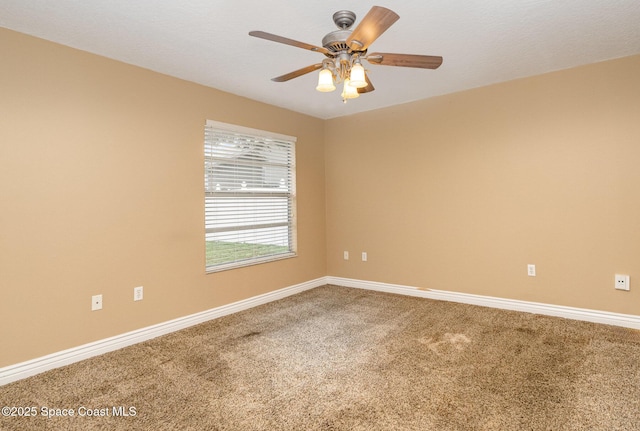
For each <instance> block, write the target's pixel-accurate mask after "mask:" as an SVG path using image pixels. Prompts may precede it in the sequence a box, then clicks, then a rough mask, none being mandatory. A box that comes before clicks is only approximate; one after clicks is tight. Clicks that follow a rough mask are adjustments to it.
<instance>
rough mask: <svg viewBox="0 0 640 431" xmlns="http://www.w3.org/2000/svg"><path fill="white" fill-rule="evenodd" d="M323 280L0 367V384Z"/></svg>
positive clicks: (133, 342)
mask: <svg viewBox="0 0 640 431" xmlns="http://www.w3.org/2000/svg"><path fill="white" fill-rule="evenodd" d="M325 284H327V281H326V277H321V278H318V279H316V280H311V281H307V282H305V283H301V284H297V285H295V286H290V287H286V288H284V289H279V290H276V291H273V292H269V293H265V294H263V295H259V296H254V297H252V298H248V299H244V300H242V301H238V302H234V303H232V304H227V305H223V306H221V307H216V308H212V309H210V310H206V311H203V312H200V313H196V314H192V315H189V316H185V317H180V318H178V319H174V320H170V321H168V322H163V323H159V324H157V325H152V326H148V327H146V328H142V329H137V330H135V331H131V332H127V333H125V334H121V335H116V336H114V337H110V338H105V339H103V340H99V341H95V342H93V343H88V344H83V345H82V346H78V347H74V348H71V349H67V350H63V351H60V352H56V353H52V354H50V355H46V356H42V357H40V358H36V359H32V360H29V361H25V362H21V363H19V364H15V365H9V366H7V367H3V368H0V386H2V385H5V384H7V383H10V382H13V381H16V380H20V379H24V378H26V377H29V376H33V375H35V374H40V373H42V372H45V371H48V370H52V369H54V368H58V367H62V366H65V365H69V364H72V363H74V362H78V361H81V360H83V359H87V358H91V357H93V356H98V355H102V354H104V353H107V352H112V351H114V350H118V349H121V348H123V347H127V346H131V345H133V344H136V343H140V342H142V341H145V340H149V339H151V338H155V337H159V336H161V335H165V334H169V333H171V332H175V331H179V330H181V329H185V328H188V327H190V326H194V325H197V324H199V323H203V322H206V321H209V320H213V319H217V318H219V317H222V316H226V315H228V314H232V313H237V312H239V311H243V310H246V309H249V308H252V307H256V306H258V305H262V304H266V303H268V302H272V301H277V300H278V299H282V298H285V297H287V296H291V295H295V294H296V293H300V292H303V291H305V290H309V289H313V288H316V287H319V286H323V285H325Z"/></svg>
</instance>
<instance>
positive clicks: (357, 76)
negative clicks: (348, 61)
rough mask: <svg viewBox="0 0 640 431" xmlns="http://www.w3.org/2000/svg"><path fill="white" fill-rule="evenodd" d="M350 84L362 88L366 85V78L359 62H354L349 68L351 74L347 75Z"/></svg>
mask: <svg viewBox="0 0 640 431" xmlns="http://www.w3.org/2000/svg"><path fill="white" fill-rule="evenodd" d="M349 81H350V82H351V84H350V85H351V86H352V87H355V88H364V87H366V86H367V80H366V79H365V77H364V67H362V65H361V64H360V63H356V64H354V65H353V67H352V68H351V76H350V77H349Z"/></svg>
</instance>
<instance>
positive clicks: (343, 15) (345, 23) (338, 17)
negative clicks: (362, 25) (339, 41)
mask: <svg viewBox="0 0 640 431" xmlns="http://www.w3.org/2000/svg"><path fill="white" fill-rule="evenodd" d="M333 22H334V23H335V24H336V26H337V27H338V28H339V29H341V30H347V29H348V28H349V27H351V26H352V25H353V23H354V22H356V14H355V13H353V12H351V11H350V10H339V11H338V12H336V13H334V14H333Z"/></svg>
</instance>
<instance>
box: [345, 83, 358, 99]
mask: <svg viewBox="0 0 640 431" xmlns="http://www.w3.org/2000/svg"><path fill="white" fill-rule="evenodd" d="M356 97H360V93H358V89H357V88H356V87H352V86H351V84H350V80H348V79H345V80H344V87H342V98H343V99H345V100H346V99H355V98H356Z"/></svg>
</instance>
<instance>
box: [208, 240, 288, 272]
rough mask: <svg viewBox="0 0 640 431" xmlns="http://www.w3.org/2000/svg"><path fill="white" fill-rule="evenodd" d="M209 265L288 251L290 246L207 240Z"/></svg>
mask: <svg viewBox="0 0 640 431" xmlns="http://www.w3.org/2000/svg"><path fill="white" fill-rule="evenodd" d="M206 244H207V266H211V265H220V264H223V263H229V262H237V261H239V260H246V259H253V258H257V257H263V256H271V255H274V254H281V253H287V252H288V251H289V247H286V246H280V245H265V244H248V243H239V242H224V241H207V242H206Z"/></svg>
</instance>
